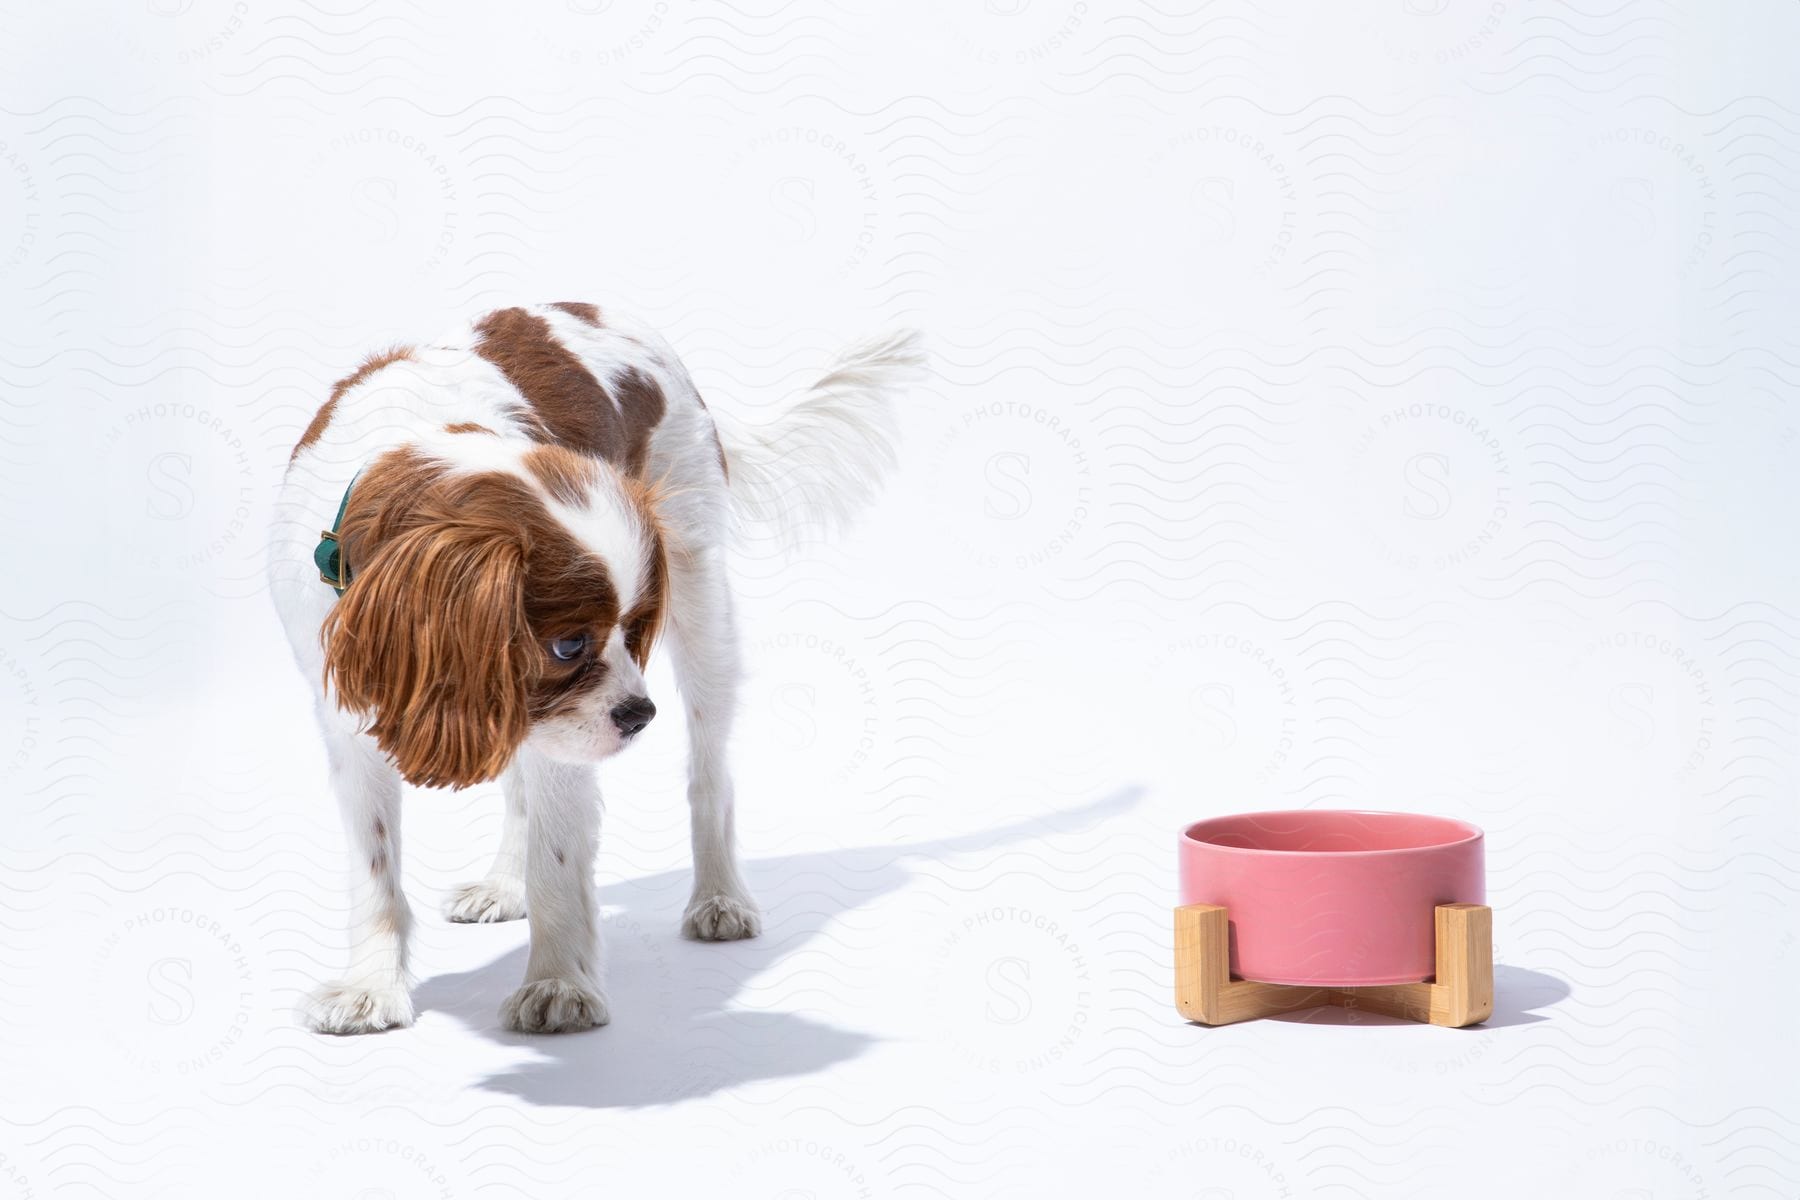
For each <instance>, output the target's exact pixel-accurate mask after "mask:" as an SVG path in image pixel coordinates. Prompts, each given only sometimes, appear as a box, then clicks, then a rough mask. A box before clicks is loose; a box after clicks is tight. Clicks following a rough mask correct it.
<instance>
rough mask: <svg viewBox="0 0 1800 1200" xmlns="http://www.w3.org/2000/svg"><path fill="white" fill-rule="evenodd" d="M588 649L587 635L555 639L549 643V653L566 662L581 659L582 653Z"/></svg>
mask: <svg viewBox="0 0 1800 1200" xmlns="http://www.w3.org/2000/svg"><path fill="white" fill-rule="evenodd" d="M587 648H588V635H587V634H585V633H578V634H575V635H574V636H572V637H559V638H555V639H553V640H552V641H551V643H550V653H551V654H553V655H555V656H556V657H557V658H559V659H561V660H562V661H563V662H568V661H570V660H571V659H576V658H580V657H581V653H582V651H584V650H586V649H587Z"/></svg>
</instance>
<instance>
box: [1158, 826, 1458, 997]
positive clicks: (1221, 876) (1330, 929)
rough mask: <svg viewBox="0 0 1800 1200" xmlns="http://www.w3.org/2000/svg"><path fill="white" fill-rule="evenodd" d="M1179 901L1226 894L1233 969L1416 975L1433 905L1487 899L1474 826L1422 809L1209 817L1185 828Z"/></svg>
mask: <svg viewBox="0 0 1800 1200" xmlns="http://www.w3.org/2000/svg"><path fill="white" fill-rule="evenodd" d="M1181 902H1182V903H1183V904H1220V905H1224V907H1225V908H1226V910H1227V912H1226V916H1227V917H1228V918H1229V920H1230V922H1231V973H1232V974H1233V975H1235V976H1237V977H1239V978H1243V979H1254V980H1258V981H1260V982H1263V983H1286V984H1300V985H1306V986H1314V987H1367V986H1371V985H1376V984H1390V983H1417V982H1419V981H1421V980H1424V979H1429V978H1430V977H1431V976H1432V973H1433V972H1434V971H1435V969H1436V967H1435V957H1436V923H1435V919H1436V909H1437V906H1438V905H1440V904H1454V903H1464V904H1485V903H1487V872H1486V862H1485V857H1484V853H1483V839H1482V833H1481V830H1480V829H1477V828H1476V827H1475V826H1473V825H1470V824H1468V823H1467V822H1466V821H1457V820H1453V819H1451V818H1449V817H1432V816H1425V815H1422V814H1419V813H1397V812H1359V811H1343V810H1332V809H1318V810H1314V809H1296V810H1292V811H1288V812H1261V813H1239V814H1237V815H1234V816H1228V817H1212V818H1209V819H1208V820H1205V821H1200V822H1197V823H1196V824H1193V825H1190V826H1188V827H1187V828H1186V829H1185V830H1183V831H1182V835H1181Z"/></svg>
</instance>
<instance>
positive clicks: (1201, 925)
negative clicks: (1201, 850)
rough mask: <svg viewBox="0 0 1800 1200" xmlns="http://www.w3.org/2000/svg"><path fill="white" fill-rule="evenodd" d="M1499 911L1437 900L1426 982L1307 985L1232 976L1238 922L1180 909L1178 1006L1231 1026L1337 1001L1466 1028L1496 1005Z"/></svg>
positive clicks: (1213, 908)
mask: <svg viewBox="0 0 1800 1200" xmlns="http://www.w3.org/2000/svg"><path fill="white" fill-rule="evenodd" d="M1493 929H1494V911H1493V909H1491V908H1489V907H1488V906H1487V905H1485V904H1440V905H1438V906H1437V974H1436V976H1434V977H1433V978H1431V979H1428V980H1426V981H1425V982H1424V983H1395V984H1386V985H1381V986H1376V987H1306V986H1304V985H1292V984H1283V983H1256V982H1254V981H1252V980H1249V979H1233V978H1232V977H1231V925H1230V922H1229V920H1228V919H1227V917H1226V913H1225V909H1224V908H1223V907H1222V906H1220V905H1217V904H1188V905H1183V906H1182V907H1180V908H1177V909H1176V910H1175V1007H1176V1008H1179V1009H1180V1010H1181V1015H1182V1016H1184V1017H1186V1018H1187V1019H1188V1020H1190V1021H1198V1022H1199V1023H1200V1024H1202V1025H1229V1024H1231V1023H1232V1022H1233V1021H1249V1020H1252V1019H1254V1018H1256V1017H1268V1016H1273V1015H1274V1014H1276V1013H1285V1012H1294V1011H1296V1010H1298V1009H1302V1008H1318V1007H1320V1006H1322V1005H1327V1004H1333V1005H1337V1006H1338V1007H1340V1008H1360V1009H1366V1010H1367V1011H1369V1012H1377V1013H1384V1014H1386V1015H1387V1016H1390V1017H1404V1018H1406V1019H1407V1020H1409V1021H1429V1022H1430V1023H1431V1024H1433V1025H1446V1026H1449V1027H1450V1028H1452V1029H1460V1028H1462V1027H1463V1026H1465V1025H1475V1024H1479V1023H1480V1022H1482V1021H1485V1020H1487V1019H1488V1017H1490V1016H1492V1015H1493V1012H1494V941H1493Z"/></svg>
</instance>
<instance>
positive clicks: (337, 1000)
mask: <svg viewBox="0 0 1800 1200" xmlns="http://www.w3.org/2000/svg"><path fill="white" fill-rule="evenodd" d="M319 724H320V726H321V728H322V730H323V732H324V735H325V755H326V758H327V760H328V761H329V763H330V766H331V787H332V790H333V791H334V792H336V793H337V800H338V808H339V810H340V811H341V812H342V814H343V818H344V835H345V838H346V840H347V841H348V842H349V844H350V966H349V969H348V970H347V971H346V972H345V973H344V978H343V979H341V980H339V981H338V982H335V983H328V984H326V985H324V986H323V987H320V988H318V989H317V990H315V991H314V992H313V993H312V995H311V996H310V997H309V998H308V1001H307V1009H306V1021H307V1024H308V1025H310V1026H311V1027H312V1028H313V1029H316V1030H317V1031H319V1032H320V1033H376V1032H379V1031H380V1030H383V1029H394V1028H398V1027H402V1026H406V1025H411V1024H412V1022H413V1004H412V997H411V996H410V995H409V994H408V990H407V989H408V982H407V978H406V937H407V933H408V932H409V931H410V930H411V928H412V910H411V909H410V908H408V907H407V903H406V893H405V892H404V891H402V890H401V887H400V774H399V772H398V771H396V770H395V769H394V767H393V764H392V763H390V762H389V761H388V760H387V758H386V756H384V755H383V754H382V753H381V750H380V749H379V748H378V747H377V746H376V745H375V740H374V739H373V738H371V737H369V736H368V735H366V734H361V733H355V732H352V731H351V730H349V729H346V728H345V727H344V726H343V724H342V723H341V719H340V718H339V716H338V714H336V713H335V712H330V711H327V710H325V709H324V708H323V707H321V709H320V717H319Z"/></svg>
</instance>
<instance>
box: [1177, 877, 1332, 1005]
mask: <svg viewBox="0 0 1800 1200" xmlns="http://www.w3.org/2000/svg"><path fill="white" fill-rule="evenodd" d="M1330 996H1331V993H1330V990H1329V989H1327V988H1301V987H1284V986H1282V985H1281V984H1278V983H1255V982H1252V981H1251V980H1248V979H1233V978H1232V977H1231V924H1230V920H1229V918H1228V917H1227V916H1226V913H1225V909H1224V907H1223V906H1221V905H1217V904H1188V905H1183V906H1182V907H1181V908H1178V909H1176V910H1175V1007H1176V1008H1179V1009H1180V1010H1181V1015H1182V1016H1184V1017H1186V1018H1187V1019H1188V1020H1190V1021H1198V1022H1200V1023H1201V1024H1202V1025H1229V1024H1231V1023H1232V1022H1234V1021H1248V1020H1250V1019H1252V1018H1254V1017H1267V1016H1273V1015H1274V1014H1275V1013H1284V1012H1294V1011H1296V1010H1298V1009H1302V1008H1317V1007H1318V1006H1319V1005H1321V1004H1329V1003H1331V999H1330Z"/></svg>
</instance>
